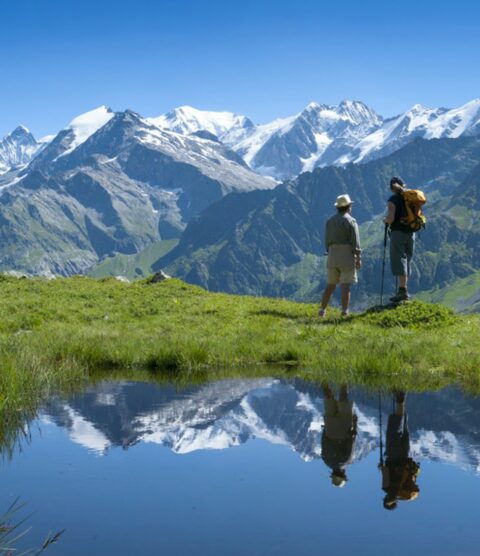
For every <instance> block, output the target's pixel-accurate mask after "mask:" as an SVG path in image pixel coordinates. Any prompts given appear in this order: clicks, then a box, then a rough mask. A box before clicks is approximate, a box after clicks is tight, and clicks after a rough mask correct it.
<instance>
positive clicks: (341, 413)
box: [323, 399, 353, 440]
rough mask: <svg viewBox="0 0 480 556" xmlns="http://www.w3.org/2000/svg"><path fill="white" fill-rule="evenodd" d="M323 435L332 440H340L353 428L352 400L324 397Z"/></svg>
mask: <svg viewBox="0 0 480 556" xmlns="http://www.w3.org/2000/svg"><path fill="white" fill-rule="evenodd" d="M323 407H324V424H325V435H326V436H327V437H328V438H330V439H332V440H342V439H344V438H346V437H347V436H348V435H349V434H350V433H351V431H352V430H353V402H350V401H348V402H343V401H342V402H340V401H338V402H337V401H336V400H330V399H324V400H323Z"/></svg>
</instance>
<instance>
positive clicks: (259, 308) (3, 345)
mask: <svg viewBox="0 0 480 556" xmlns="http://www.w3.org/2000/svg"><path fill="white" fill-rule="evenodd" d="M0 292H1V295H0V314H1V315H2V317H1V319H0V369H1V372H0V423H1V425H0V435H3V437H1V438H0V443H1V444H3V445H9V438H8V432H7V431H13V430H15V428H18V427H17V425H19V424H21V423H22V422H25V420H26V419H28V418H29V417H30V416H32V415H33V414H34V412H35V410H36V408H37V406H38V403H39V401H40V400H41V399H43V398H44V397H45V396H47V395H49V394H50V393H51V392H52V391H54V390H57V389H60V390H62V391H68V390H69V389H70V390H71V389H75V388H77V387H78V386H79V385H81V384H82V383H83V381H85V380H87V379H89V377H91V376H92V373H95V372H98V371H105V370H108V371H110V372H111V371H112V370H113V371H117V370H118V372H121V373H126V372H133V371H135V370H142V372H147V373H160V372H161V373H167V376H168V378H169V380H178V379H182V377H183V379H184V380H192V379H193V377H197V379H201V380H209V379H212V378H216V377H218V376H225V375H230V376H233V375H235V374H237V375H238V374H239V373H240V374H241V373H242V372H247V369H249V370H248V372H249V373H252V372H254V373H255V374H256V375H257V376H258V375H262V374H264V375H265V374H272V372H275V373H280V372H282V373H283V372H286V373H292V372H294V373H295V374H298V375H299V376H304V377H305V378H309V379H312V380H323V379H329V380H337V381H338V380H342V381H347V382H350V383H356V384H364V385H377V386H378V385H381V384H391V385H395V384H398V385H400V384H401V385H402V386H403V387H407V388H408V389H414V390H415V389H419V388H422V389H425V388H430V389H431V388H437V387H439V386H443V385H446V384H449V383H453V382H456V383H458V384H459V385H461V386H462V387H464V388H467V389H469V390H474V391H477V390H479V388H478V386H479V385H480V373H479V368H480V354H479V350H478V347H477V346H478V345H480V342H479V341H480V316H475V315H461V316H455V315H453V313H452V312H451V311H449V310H447V309H446V308H444V307H441V306H437V305H429V304H425V303H421V302H415V303H410V304H406V305H404V306H401V307H399V308H398V309H395V310H391V311H384V312H380V313H369V312H367V313H364V314H359V315H354V316H352V317H350V318H347V319H340V317H339V313H338V311H337V310H335V309H333V310H331V311H329V314H328V317H327V318H326V319H325V320H320V319H319V318H318V317H317V310H318V308H317V306H316V305H313V304H301V303H294V302H291V301H286V300H282V299H270V298H257V297H247V296H245V297H242V296H233V295H226V294H216V293H209V292H207V291H205V290H202V289H201V288H198V287H195V286H191V285H187V284H185V283H183V282H181V281H179V280H175V279H171V280H167V281H165V282H162V283H159V284H149V283H147V281H145V280H143V281H138V282H134V283H132V284H125V283H121V282H119V281H117V280H115V279H111V278H109V279H102V280H94V279H91V278H85V277H72V278H65V279H57V280H52V281H47V280H42V279H14V278H5V277H0ZM268 365H270V367H268ZM272 365H274V369H275V370H274V371H272V367H271V366H272ZM285 368H286V369H287V370H285ZM242 369H244V370H242ZM252 369H253V371H252ZM288 369H290V370H288ZM10 444H11V445H12V446H13V444H14V439H13V436H12V439H11V441H10Z"/></svg>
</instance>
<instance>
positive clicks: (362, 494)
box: [0, 378, 480, 556]
mask: <svg viewBox="0 0 480 556" xmlns="http://www.w3.org/2000/svg"><path fill="white" fill-rule="evenodd" d="M339 398H340V399H339ZM380 430H381V432H382V440H381V447H382V450H380ZM0 466H1V474H0V511H2V510H3V509H5V508H6V507H7V506H8V505H9V503H11V502H12V501H13V500H14V499H15V498H16V497H18V496H20V497H21V499H22V501H24V502H27V503H28V512H31V513H32V514H33V515H32V516H31V517H30V519H29V525H30V526H31V527H32V529H31V531H30V533H29V535H28V536H27V537H25V539H24V542H23V545H22V548H26V547H28V546H32V545H35V544H37V545H38V544H39V543H41V541H42V540H43V538H44V536H45V534H46V533H48V532H49V531H57V530H59V529H64V528H65V529H66V532H65V534H64V535H63V536H62V538H61V540H60V541H59V543H58V544H57V545H54V546H52V547H51V548H50V549H49V550H48V551H47V552H46V554H52V555H67V556H76V555H86V554H88V555H89V556H96V555H102V556H105V555H115V556H121V555H136V554H139V555H157V554H158V555H160V554H162V555H165V554H167V555H170V554H172V555H183V554H189V555H190V554H197V555H198V554H200V555H201V554H205V555H207V554H208V555H210V554H212V555H217V554H218V555H266V554H267V555H269V554H279V555H280V554H282V555H303V554H322V555H329V554H334V555H337V554H345V553H355V554H366V555H374V554H386V553H387V554H402V555H405V554H409V555H412V554H422V555H423V554H431V555H442V554H449V555H450V554H455V555H474V554H475V555H477V554H480V526H479V519H478V518H479V515H480V514H479V510H478V503H479V485H480V481H479V475H478V474H479V472H480V399H474V398H467V397H465V396H464V395H463V394H462V393H461V392H460V391H458V390H455V389H449V390H444V391H441V392H437V393H428V394H422V395H414V394H407V396H406V398H405V400H404V401H403V403H402V395H401V393H396V395H393V394H384V395H383V396H382V398H381V399H380V398H379V396H378V394H376V393H368V392H365V391H362V390H357V389H351V390H347V389H346V388H343V389H340V388H338V387H334V386H333V385H332V387H331V389H328V388H325V387H324V388H322V387H321V386H319V385H315V384H310V383H307V382H303V381H300V380H291V381H286V380H278V379H275V378H263V379H254V380H251V379H250V380H225V381H220V382H216V383H209V384H204V385H195V386H191V387H187V388H184V389H179V388H178V387H176V386H174V385H163V386H158V385H153V384H147V383H141V382H103V383H100V384H96V385H94V386H91V387H89V388H88V389H86V390H85V391H84V392H83V393H82V394H80V395H76V396H74V397H72V398H70V399H60V398H58V399H52V400H51V401H50V402H49V403H48V405H47V406H46V407H44V408H43V410H42V412H41V414H40V415H39V418H38V420H37V421H35V422H33V423H32V424H31V439H30V441H29V442H24V443H23V445H22V448H21V450H17V453H16V454H15V455H14V457H13V458H12V459H7V458H4V460H3V461H1V462H0ZM382 486H383V488H382ZM385 506H386V507H387V508H390V509H386V508H385ZM392 508H394V509H392Z"/></svg>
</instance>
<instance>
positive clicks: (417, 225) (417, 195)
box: [401, 189, 427, 232]
mask: <svg viewBox="0 0 480 556" xmlns="http://www.w3.org/2000/svg"><path fill="white" fill-rule="evenodd" d="M401 195H402V197H403V200H404V201H405V209H406V211H407V216H404V217H403V218H401V222H402V224H405V225H407V226H409V228H410V229H411V230H412V231H413V232H418V231H419V230H421V229H422V228H425V224H426V222H427V219H426V218H425V215H424V214H423V212H422V207H423V205H424V204H425V203H426V202H427V198H426V197H425V194H424V193H423V191H420V190H419V189H405V190H404V191H402V193H401Z"/></svg>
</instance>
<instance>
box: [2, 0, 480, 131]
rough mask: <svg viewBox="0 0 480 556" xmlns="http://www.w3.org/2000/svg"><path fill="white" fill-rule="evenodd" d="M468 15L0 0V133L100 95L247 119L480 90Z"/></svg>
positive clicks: (433, 101)
mask: <svg viewBox="0 0 480 556" xmlns="http://www.w3.org/2000/svg"><path fill="white" fill-rule="evenodd" d="M479 19H480V4H479V3H477V2H473V1H466V0H457V1H455V2H453V1H451V2H442V1H436V2H431V1H429V0H425V1H421V0H416V1H415V2H413V1H411V0H402V2H398V1H388V0H383V1H376V0H364V1H360V0H357V1H356V2H351V1H348V0H345V1H341V0H337V1H335V2H329V1H328V2H326V1H321V0H317V1H311V0H296V1H283V0H276V1H270V0H257V1H256V2H254V1H250V0H243V1H241V2H237V1H235V2H234V1H229V0H223V1H217V0H210V1H208V0H204V1H202V0H176V1H170V0H157V1H153V0H135V1H130V0H128V1H122V0H116V1H111V0H96V1H92V0H81V1H74V0H61V1H59V0H0V53H1V54H0V80H1V86H0V136H3V135H4V134H5V133H7V132H9V131H11V130H12V129H13V128H14V127H15V126H16V125H18V124H19V123H23V124H24V125H26V126H27V127H29V128H30V129H31V130H32V131H33V132H34V134H35V135H37V136H41V135H44V134H47V133H53V132H56V131H57V130H58V129H60V128H61V127H63V126H64V125H65V124H67V123H68V122H69V121H70V120H71V119H72V118H73V117H75V116H76V115H78V114H79V113H82V112H85V111H87V110H89V109H91V108H94V107H96V106H99V105H101V104H107V105H109V106H111V107H112V108H113V109H115V110H123V109H125V108H132V109H134V110H136V111H138V112H140V113H141V114H144V115H148V116H155V115H159V114H161V113H163V112H166V111H167V110H169V109H171V108H173V107H175V106H179V105H182V104H190V105H192V106H196V107H198V108H204V109H218V110H231V111H234V112H238V113H242V114H246V115H248V116H250V117H251V118H252V119H253V120H254V121H256V122H258V123H263V122H266V121H269V120H271V119H274V118H276V117H279V116H287V115H290V114H293V113H295V112H297V111H299V110H301V108H302V107H303V106H305V105H306V104H308V102H310V101H312V100H314V101H317V102H326V103H332V104H336V103H338V102H339V101H340V100H342V99H344V98H350V99H358V100H363V101H364V102H366V103H367V104H369V105H370V106H372V107H373V108H375V109H376V110H377V111H378V112H379V113H381V114H383V115H387V116H390V115H394V114H397V113H399V112H401V111H404V110H406V109H408V108H409V107H410V106H411V105H413V104H415V103H417V102H419V103H421V104H425V105H427V106H458V105H460V104H463V103H465V102H467V101H469V100H471V99H473V98H477V97H480V71H478V70H479V65H480V64H479V59H480V33H478V29H477V26H478V21H479Z"/></svg>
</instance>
